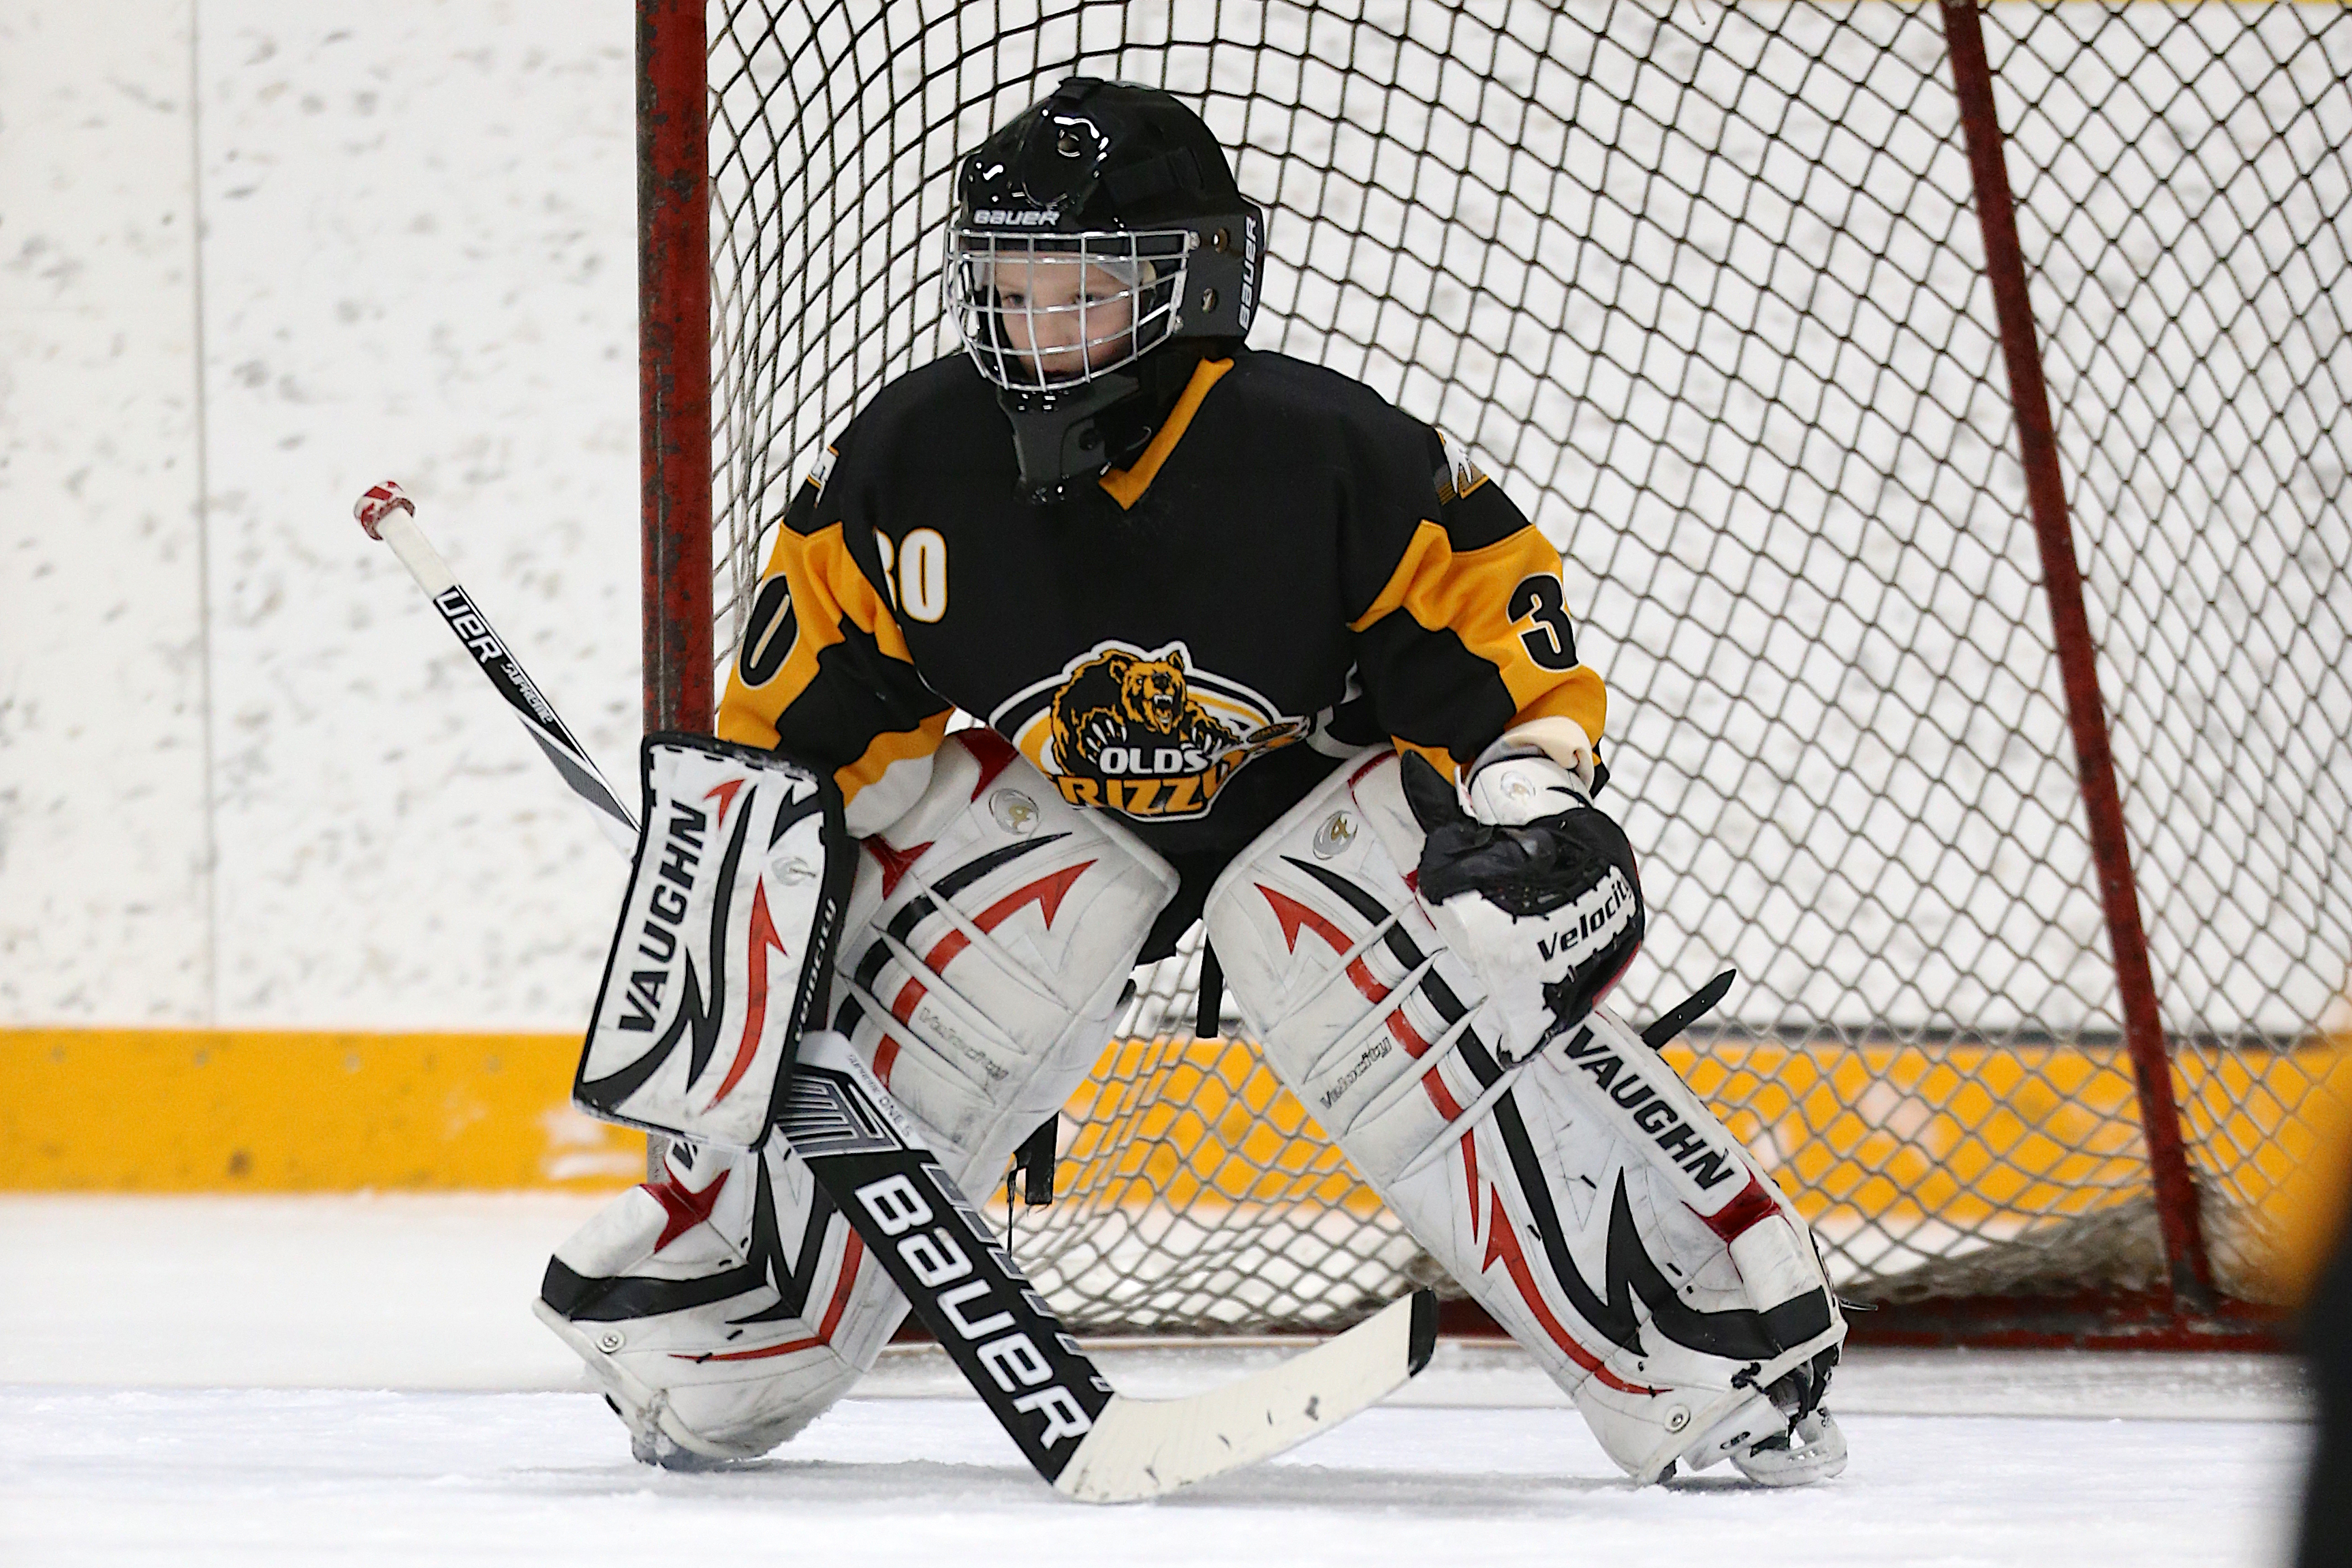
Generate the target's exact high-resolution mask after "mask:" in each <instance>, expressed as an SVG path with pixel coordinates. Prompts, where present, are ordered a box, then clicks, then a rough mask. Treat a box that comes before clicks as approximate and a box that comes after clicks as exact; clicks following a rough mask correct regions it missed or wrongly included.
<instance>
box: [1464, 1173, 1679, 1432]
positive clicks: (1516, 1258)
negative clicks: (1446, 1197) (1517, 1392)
mask: <svg viewBox="0 0 2352 1568" xmlns="http://www.w3.org/2000/svg"><path fill="white" fill-rule="evenodd" d="M1486 1197H1487V1203H1488V1208H1487V1211H1486V1261H1485V1262H1484V1263H1481V1264H1480V1265H1479V1267H1480V1268H1493V1267H1494V1266H1495V1263H1496V1260H1497V1259H1500V1260H1501V1262H1502V1265H1503V1268H1504V1271H1505V1272H1507V1273H1508V1274H1509V1275H1510V1277H1511V1283H1512V1284H1514V1285H1516V1286H1517V1287H1518V1288H1519V1297H1520V1299H1521V1300H1524V1301H1526V1302H1527V1304H1528V1310H1530V1311H1532V1312H1533V1313H1535V1315H1536V1321H1537V1322H1538V1323H1541V1324H1542V1325H1543V1331H1544V1332H1545V1333H1547V1334H1549V1335H1550V1336H1551V1341H1552V1342H1553V1343H1554V1344H1556V1345H1558V1346H1559V1348H1560V1349H1562V1350H1564V1351H1566V1352H1568V1359H1569V1360H1570V1361H1572V1362H1574V1363H1576V1364H1577V1365H1579V1366H1580V1367H1582V1368H1583V1369H1584V1370H1585V1371H1587V1372H1589V1373H1591V1374H1592V1375H1593V1376H1595V1377H1597V1378H1599V1379H1600V1380H1601V1384H1603V1386H1605V1387H1609V1388H1613V1389H1616V1390H1617V1391H1618V1392H1619V1393H1621V1394H1656V1393H1658V1392H1659V1391H1658V1390H1657V1389H1654V1388H1644V1387H1643V1386H1642V1385H1641V1384H1637V1383H1627V1382H1626V1381H1625V1380H1624V1379H1623V1378H1622V1377H1619V1376H1618V1375H1617V1374H1616V1373H1612V1372H1611V1371H1610V1370H1609V1369H1608V1368H1607V1367H1605V1366H1603V1365H1601V1358H1600V1357H1598V1356H1596V1355H1594V1354H1593V1353H1592V1352H1591V1351H1589V1350H1586V1349H1585V1348H1584V1347H1583V1346H1582V1345H1581V1344H1579V1343H1578V1342H1577V1339H1576V1336H1575V1335H1574V1334H1571V1333H1570V1332H1569V1331H1568V1330H1567V1328H1566V1327H1565V1326H1564V1325H1562V1324H1561V1322H1560V1321H1559V1319H1558V1318H1555V1317H1553V1316H1552V1312H1551V1309H1550V1308H1549V1307H1548V1306H1546V1305H1545V1304H1544V1299H1543V1291H1542V1289H1541V1288H1539V1287H1538V1285H1537V1284H1536V1276H1535V1270H1534V1269H1532V1268H1528V1255H1527V1254H1526V1253H1525V1252H1523V1251H1521V1250H1520V1248H1519V1237H1518V1233H1517V1231H1515V1230H1513V1229H1512V1228H1511V1216H1510V1215H1507V1214H1505V1213H1504V1212H1503V1194H1500V1193H1498V1192H1496V1190H1495V1189H1494V1188H1492V1187H1489V1188H1487V1189H1486Z"/></svg>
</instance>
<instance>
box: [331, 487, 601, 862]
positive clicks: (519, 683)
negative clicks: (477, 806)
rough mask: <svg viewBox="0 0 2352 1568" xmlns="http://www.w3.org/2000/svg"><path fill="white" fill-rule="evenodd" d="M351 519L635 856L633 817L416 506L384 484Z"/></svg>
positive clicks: (574, 791)
mask: <svg viewBox="0 0 2352 1568" xmlns="http://www.w3.org/2000/svg"><path fill="white" fill-rule="evenodd" d="M352 516H353V517H356V518H358V519H359V521H360V526H361V527H362V528H363V529H366V530H367V535H368V537H369V538H370V539H377V540H382V541H383V542H384V543H386V544H389V545H391V546H392V552H393V553H394V555H397V556H399V557H400V563H401V564H402V565H403V566H405V567H407V568H408V574H409V575H410V576H412V577H414V578H415V579H416V585H417V586H418V587H420V588H422V589H424V590H425V597H426V598H428V599H430V600H432V601H433V607H434V609H436V611H438V612H439V613H440V616H441V619H442V621H443V622H444V623H445V624H446V625H447V626H448V627H449V630H450V631H451V632H452V633H454V634H455V635H456V636H457V640H458V641H459V642H461V643H463V644H465V645H466V651H467V653H470V654H472V655H473V656H474V662H475V663H477V664H478V665H480V666H481V668H482V674H483V676H484V677H486V678H487V679H488V681H489V683H490V684H491V685H492V686H493V687H496V688H497V689H498V693H499V696H500V697H502V698H504V699H505V700H506V704H507V706H508V707H509V708H511V709H513V710H514V716H515V717H516V718H517V719H518V720H520V721H521V723H522V727H523V729H524V731H526V732H528V733H529V734H530V738H531V739H532V740H533V741H535V742H538V744H539V749H540V750H541V752H544V753H545V754H546V756H547V760H548V761H549V762H550V763H552V764H553V765H554V768H555V771H556V772H557V773H559V774H561V775H562V779H563V782H564V783H565V784H567V785H569V786H570V787H571V790H572V794H573V795H578V796H579V797H580V798H581V799H582V800H583V802H585V803H586V804H587V805H588V808H589V810H591V811H593V812H594V813H595V814H596V826H598V827H601V828H603V829H604V837H607V838H609V839H611V840H612V841H613V844H614V847H617V848H618V849H619V850H620V851H621V853H622V854H624V855H634V854H635V853H636V852H637V819H636V817H635V816H633V815H631V814H630V811H629V808H628V807H627V806H625V805H622V804H621V801H620V797H619V796H618V795H614V793H613V786H612V785H611V784H606V783H605V782H604V774H603V773H598V772H597V771H596V764H595V763H593V762H590V761H589V760H588V753H587V752H586V750H585V749H583V747H582V746H581V744H580V742H578V741H577V740H575V739H573V737H572V731H570V730H568V729H566V728H565V727H564V723H563V721H562V718H560V717H558V716H557V714H556V711H555V706H554V704H552V703H551V702H550V701H548V700H547V699H546V698H545V697H543V696H541V694H540V689H539V687H538V685H537V684H536V683H534V682H533V681H532V679H530V676H529V675H528V674H526V673H525V672H524V670H523V668H522V662H521V661H520V659H518V658H515V656H514V655H513V653H511V652H510V651H509V649H508V647H507V645H506V643H505V642H504V641H503V640H501V639H500V638H499V634H498V633H496V632H494V631H492V630H491V629H490V623H489V620H488V617H486V616H484V615H483V614H482V612H481V611H480V609H478V607H477V606H476V605H475V604H474V601H473V598H472V596H471V595H468V594H467V592H466V590H465V589H464V588H463V587H461V586H460V585H459V584H458V582H457V574H456V573H455V572H452V571H450V570H449V563H447V562H446V561H444V560H442V559H441V554H440V552H438V551H436V550H435V549H434V548H433V546H432V544H431V542H428V541H427V540H426V539H425V533H424V531H423V530H421V529H419V528H418V527H417V526H416V503H415V502H414V501H412V500H409V499H408V497H407V495H406V493H405V492H404V491H403V490H402V489H401V488H400V487H399V486H398V485H396V484H394V483H393V482H392V481H391V480H390V479H386V480H385V481H384V482H383V483H382V484H380V485H375V486H372V487H371V488H370V489H369V490H368V492H367V493H366V494H365V495H363V496H362V497H360V499H359V502H358V504H357V505H355V506H353V507H352Z"/></svg>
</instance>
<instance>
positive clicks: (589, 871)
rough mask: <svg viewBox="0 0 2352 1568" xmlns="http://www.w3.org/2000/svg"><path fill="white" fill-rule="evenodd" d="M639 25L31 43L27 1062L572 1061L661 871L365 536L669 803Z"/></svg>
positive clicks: (19, 13) (22, 338)
mask: <svg viewBox="0 0 2352 1568" xmlns="http://www.w3.org/2000/svg"><path fill="white" fill-rule="evenodd" d="M631 15H632V12H631V8H630V6H629V5H626V4H625V3H623V0H598V3H595V4H590V5H582V4H578V3H576V0H519V3H517V0H509V3H502V4H499V5H462V4H455V3H449V4H422V3H420V4H411V5H392V6H385V5H360V4H356V3H354V0H327V3H323V4H318V3H309V0H108V4H107V5H104V6H102V7H96V8H93V7H90V6H88V5H75V4H69V3H67V0H0V89H5V101H6V103H7V105H8V110H7V114H8V124H7V128H6V130H7V136H6V143H5V147H0V214H5V216H0V223H5V228H0V552H5V561H0V565H5V568H6V570H7V573H8V582H9V586H8V588H7V589H6V590H5V607H6V614H5V615H0V961H4V962H0V1022H41V1023H53V1022H54V1023H80V1022H91V1023H148V1022H153V1023H194V1024H205V1023H219V1024H232V1025H248V1026H250V1025H264V1026H268V1025H279V1026H303V1025H328V1026H354V1027H379V1028H402V1027H410V1028H415V1027H427V1028H429V1027H436V1026H464V1027H474V1028H480V1027H502V1026H511V1027H518V1028H565V1027H571V1026H574V1025H576V1024H577V1022H578V1020H579V1018H580V1016H581V1015H582V1014H583V1012H584V1010H585V1008H586V1006H587V1005H588V1001H589V999H590V997H591V996H592V994H593V988H594V978H595V968H596V964H597V963H598V961H599V960H600V959H601V957H602V953H603V947H604V942H605V941H606V940H607V939H608V937H609V935H610V921H611V915H612V910H613V909H614V906H615V905H616V904H617V901H618V897H619V889H620V885H621V870H622V868H621V867H620V865H619V863H618V862H617V860H616V859H615V858H614V857H613V856H612V855H611V854H610V852H609V851H608V850H607V849H606V847H604V843H603V841H602V840H601V839H599V838H598V837H597V835H596V833H595V831H594V829H593V827H592V826H590V825H589V823H588V822H587V821H586V819H585V818H584V816H582V815H581V814H580V813H579V812H578V810H577V808H576V807H575V806H573V805H572V803H571V800H570V797H569V796H568V795H566V794H565V792H564V791H563V789H562V785H561V784H558V783H556V782H555V781H554V779H553V778H552V776H551V774H549V773H548V772H547V769H546V766H545V764H544V763H542V762H541V759H540V758H539V756H538V753H537V752H535V751H533V750H532V748H531V747H530V744H529V742H527V741H525V740H524V739H523V737H522V736H521V734H520V731H518V730H517V728H516V726H515V724H514V722H513V721H512V720H511V719H509V718H508V717H507V715H506V714H505V713H504V712H503V711H502V710H501V709H500V707H499V704H498V703H497V702H496V701H495V700H493V699H491V698H490V697H489V695H488V692H487V691H486V690H484V689H481V682H480V679H479V678H478V676H477V675H475V674H474V673H473V671H472V670H471V669H470V668H468V667H467V658H466V656H465V654H464V653H463V652H462V650H460V649H459V648H458V647H457V644H456V642H455V641H454V640H453V639H452V638H451V637H449V636H448V634H447V632H446V630H445V629H443V628H442V627H441V626H439V625H438V624H437V621H436V618H435V617H434V616H432V614H431V611H430V610H429V608H428V607H427V606H426V605H425V604H424V602H423V600H422V598H421V596H420V595H418V594H417V593H416V591H415V587H414V585H413V584H411V583H410V582H409V581H408V580H407V578H406V576H405V574H403V573H402V572H401V570H400V568H399V566H398V564H397V563H395V562H394V560H393V558H392V556H391V555H390V553H389V552H387V551H385V550H384V549H383V547H382V546H379V545H374V544H371V543H370V542H368V541H367V540H366V538H365V537H364V536H363V535H362V533H361V532H360V531H359V529H358V527H357V525H356V524H354V523H353V522H352V520H351V506H352V501H353V500H354V499H356V497H357V496H358V494H359V492H360V491H361V490H362V489H364V488H365V487H366V486H368V485H369V484H371V483H373V482H374V481H376V480H377V479H384V478H387V477H389V478H395V479H399V480H401V481H402V482H403V483H404V485H405V486H406V487H407V489H408V490H409V492H410V493H411V494H412V495H413V496H415V499H416V501H417V504H418V506H419V508H420V509H421V510H422V513H423V519H422V521H424V523H425V527H426V529H427V531H429V532H430V534H431V535H432V537H433V538H434V540H435V542H436V543H437V544H438V545H439V546H440V548H441V551H442V552H443V553H444V554H445V555H446V556H447V557H448V558H449V560H450V562H451V563H452V564H453V565H454V566H455V567H456V569H457V573H458V574H459V575H460V577H461V579H463V580H464V581H466V582H467V584H468V585H469V586H470V587H472V588H474V589H475V590H477V592H478V599H479V601H480V603H481V604H482V605H483V606H484V607H485V609H486V610H487V611H488V614H489V616H491V618H492V619H493V621H494V622H495V623H496V624H497V626H499V630H500V631H501V632H503V633H505V634H506V635H507V636H509V637H511V638H512V639H513V641H514V643H515V645H516V647H518V648H519V649H520V650H521V651H522V653H523V655H524V657H525V659H526V662H527V664H528V666H529V668H530V669H531V671H532V673H533V674H534V675H535V676H537V677H538V678H539V680H540V682H541V685H542V686H543V687H544V688H545V689H546V690H547V691H548V692H549V693H550V694H551V696H552V697H553V698H554V700H556V702H557V703H558V704H559V706H560V707H561V708H562V711H563V713H564V716H565V717H566V719H567V720H569V721H570V722H571V724H572V728H573V730H574V731H577V732H578V733H579V734H580V736H581V738H582V740H583V742H585V744H586V745H587V746H588V748H589V750H590V751H591V752H593V754H595V755H596V756H597V757H598V758H599V759H600V760H602V761H603V762H604V765H605V767H606V769H607V771H608V772H609V773H611V774H612V775H613V776H614V778H616V779H621V780H624V781H626V780H629V779H632V778H633V777H634V773H635V764H634V748H635V736H636V731H637V725H638V712H639V702H640V699H639V694H638V659H637V601H638V582H637V543H636V504H637V502H636V495H637V491H636V370H635V171H634V153H633V147H634V132H633V124H632V112H633V110H632V102H633V85H632V79H631V66H630V59H631V33H630V26H631V23H630V17H631ZM198 222H200V223H201V226H202V232H203V236H204V239H203V245H202V252H201V267H200V268H199V265H198V261H199V258H198V256H197V255H196V247H194V245H193V244H191V243H190V242H189V240H188V234H189V232H190V230H191V229H192V228H193V227H194V226H195V224H197V223H198ZM199 342H201V355H200V356H199ZM199 393H200V394H201V395H199ZM200 475H201V477H202V479H204V481H205V484H204V489H205V504H204V505H203V506H202V507H201V509H200V508H199V506H198V504H197V495H198V489H197V486H198V480H199V476H200ZM207 611H208V612H209V613H208V614H206V613H205V612H207ZM207 758H208V759H209V763H208V765H207V761H206V759H207ZM215 851H216V860H215V858H213V857H214V856H215Z"/></svg>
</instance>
